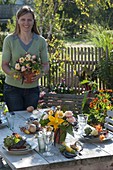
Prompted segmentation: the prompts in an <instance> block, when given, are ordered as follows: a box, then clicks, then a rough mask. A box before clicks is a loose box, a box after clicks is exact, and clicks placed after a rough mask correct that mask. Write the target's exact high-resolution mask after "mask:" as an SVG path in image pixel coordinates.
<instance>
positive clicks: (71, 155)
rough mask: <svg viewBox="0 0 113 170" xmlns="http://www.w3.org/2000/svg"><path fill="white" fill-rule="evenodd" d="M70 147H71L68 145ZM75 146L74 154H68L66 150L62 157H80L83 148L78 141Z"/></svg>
mask: <svg viewBox="0 0 113 170" xmlns="http://www.w3.org/2000/svg"><path fill="white" fill-rule="evenodd" d="M70 146H71V145H70ZM75 146H76V147H77V148H78V149H77V150H76V151H75V153H70V152H68V151H67V150H64V151H63V152H61V153H62V155H64V156H65V157H66V158H73V157H76V156H77V155H82V154H81V151H82V150H83V146H82V144H81V143H80V142H79V141H76V142H75Z"/></svg>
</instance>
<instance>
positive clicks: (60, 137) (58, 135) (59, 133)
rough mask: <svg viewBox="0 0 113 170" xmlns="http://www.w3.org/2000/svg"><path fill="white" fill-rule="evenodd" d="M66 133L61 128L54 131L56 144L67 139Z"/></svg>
mask: <svg viewBox="0 0 113 170" xmlns="http://www.w3.org/2000/svg"><path fill="white" fill-rule="evenodd" d="M65 136H66V135H65V133H63V131H62V130H61V129H60V128H59V129H57V130H56V131H55V133H54V145H56V143H57V144H61V143H62V142H63V141H65Z"/></svg>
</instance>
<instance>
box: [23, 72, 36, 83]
mask: <svg viewBox="0 0 113 170" xmlns="http://www.w3.org/2000/svg"><path fill="white" fill-rule="evenodd" d="M33 75H34V73H32V72H26V71H25V72H23V73H22V78H23V81H24V80H26V82H25V83H32V80H31V79H32V77H33Z"/></svg>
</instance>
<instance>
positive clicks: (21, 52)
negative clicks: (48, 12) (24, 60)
mask: <svg viewBox="0 0 113 170" xmlns="http://www.w3.org/2000/svg"><path fill="white" fill-rule="evenodd" d="M26 53H30V54H31V55H36V57H37V59H39V58H40V60H41V63H46V62H48V52H47V44H46V41H45V38H44V37H42V36H41V35H36V34H34V36H33V40H32V43H31V44H30V46H29V48H28V50H27V51H26V50H25V48H24V47H23V46H22V44H21V43H20V40H19V38H18V36H17V35H13V34H10V35H8V36H7V37H6V38H5V39H4V43H3V52H2V61H7V62H9V64H10V67H11V68H14V67H15V63H16V61H18V59H19V58H20V57H23V56H25V54H26ZM5 82H6V83H7V84H9V85H12V86H15V87H19V88H34V87H36V86H37V85H38V81H36V82H33V83H29V84H27V83H22V79H20V80H18V79H14V78H13V77H12V76H10V75H6V79H5Z"/></svg>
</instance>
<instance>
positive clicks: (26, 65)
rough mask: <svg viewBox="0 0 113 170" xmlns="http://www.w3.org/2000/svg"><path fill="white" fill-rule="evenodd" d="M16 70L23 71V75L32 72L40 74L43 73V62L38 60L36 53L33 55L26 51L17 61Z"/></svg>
mask: <svg viewBox="0 0 113 170" xmlns="http://www.w3.org/2000/svg"><path fill="white" fill-rule="evenodd" d="M15 70H16V71H18V72H19V73H21V75H22V77H23V74H31V73H34V74H35V75H38V74H40V73H41V62H40V61H39V60H37V58H36V55H31V54H29V53H26V54H25V56H23V57H20V58H19V59H18V61H17V62H16V64H15ZM17 75H18V74H17ZM15 78H17V77H15ZM23 78H24V77H23Z"/></svg>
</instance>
